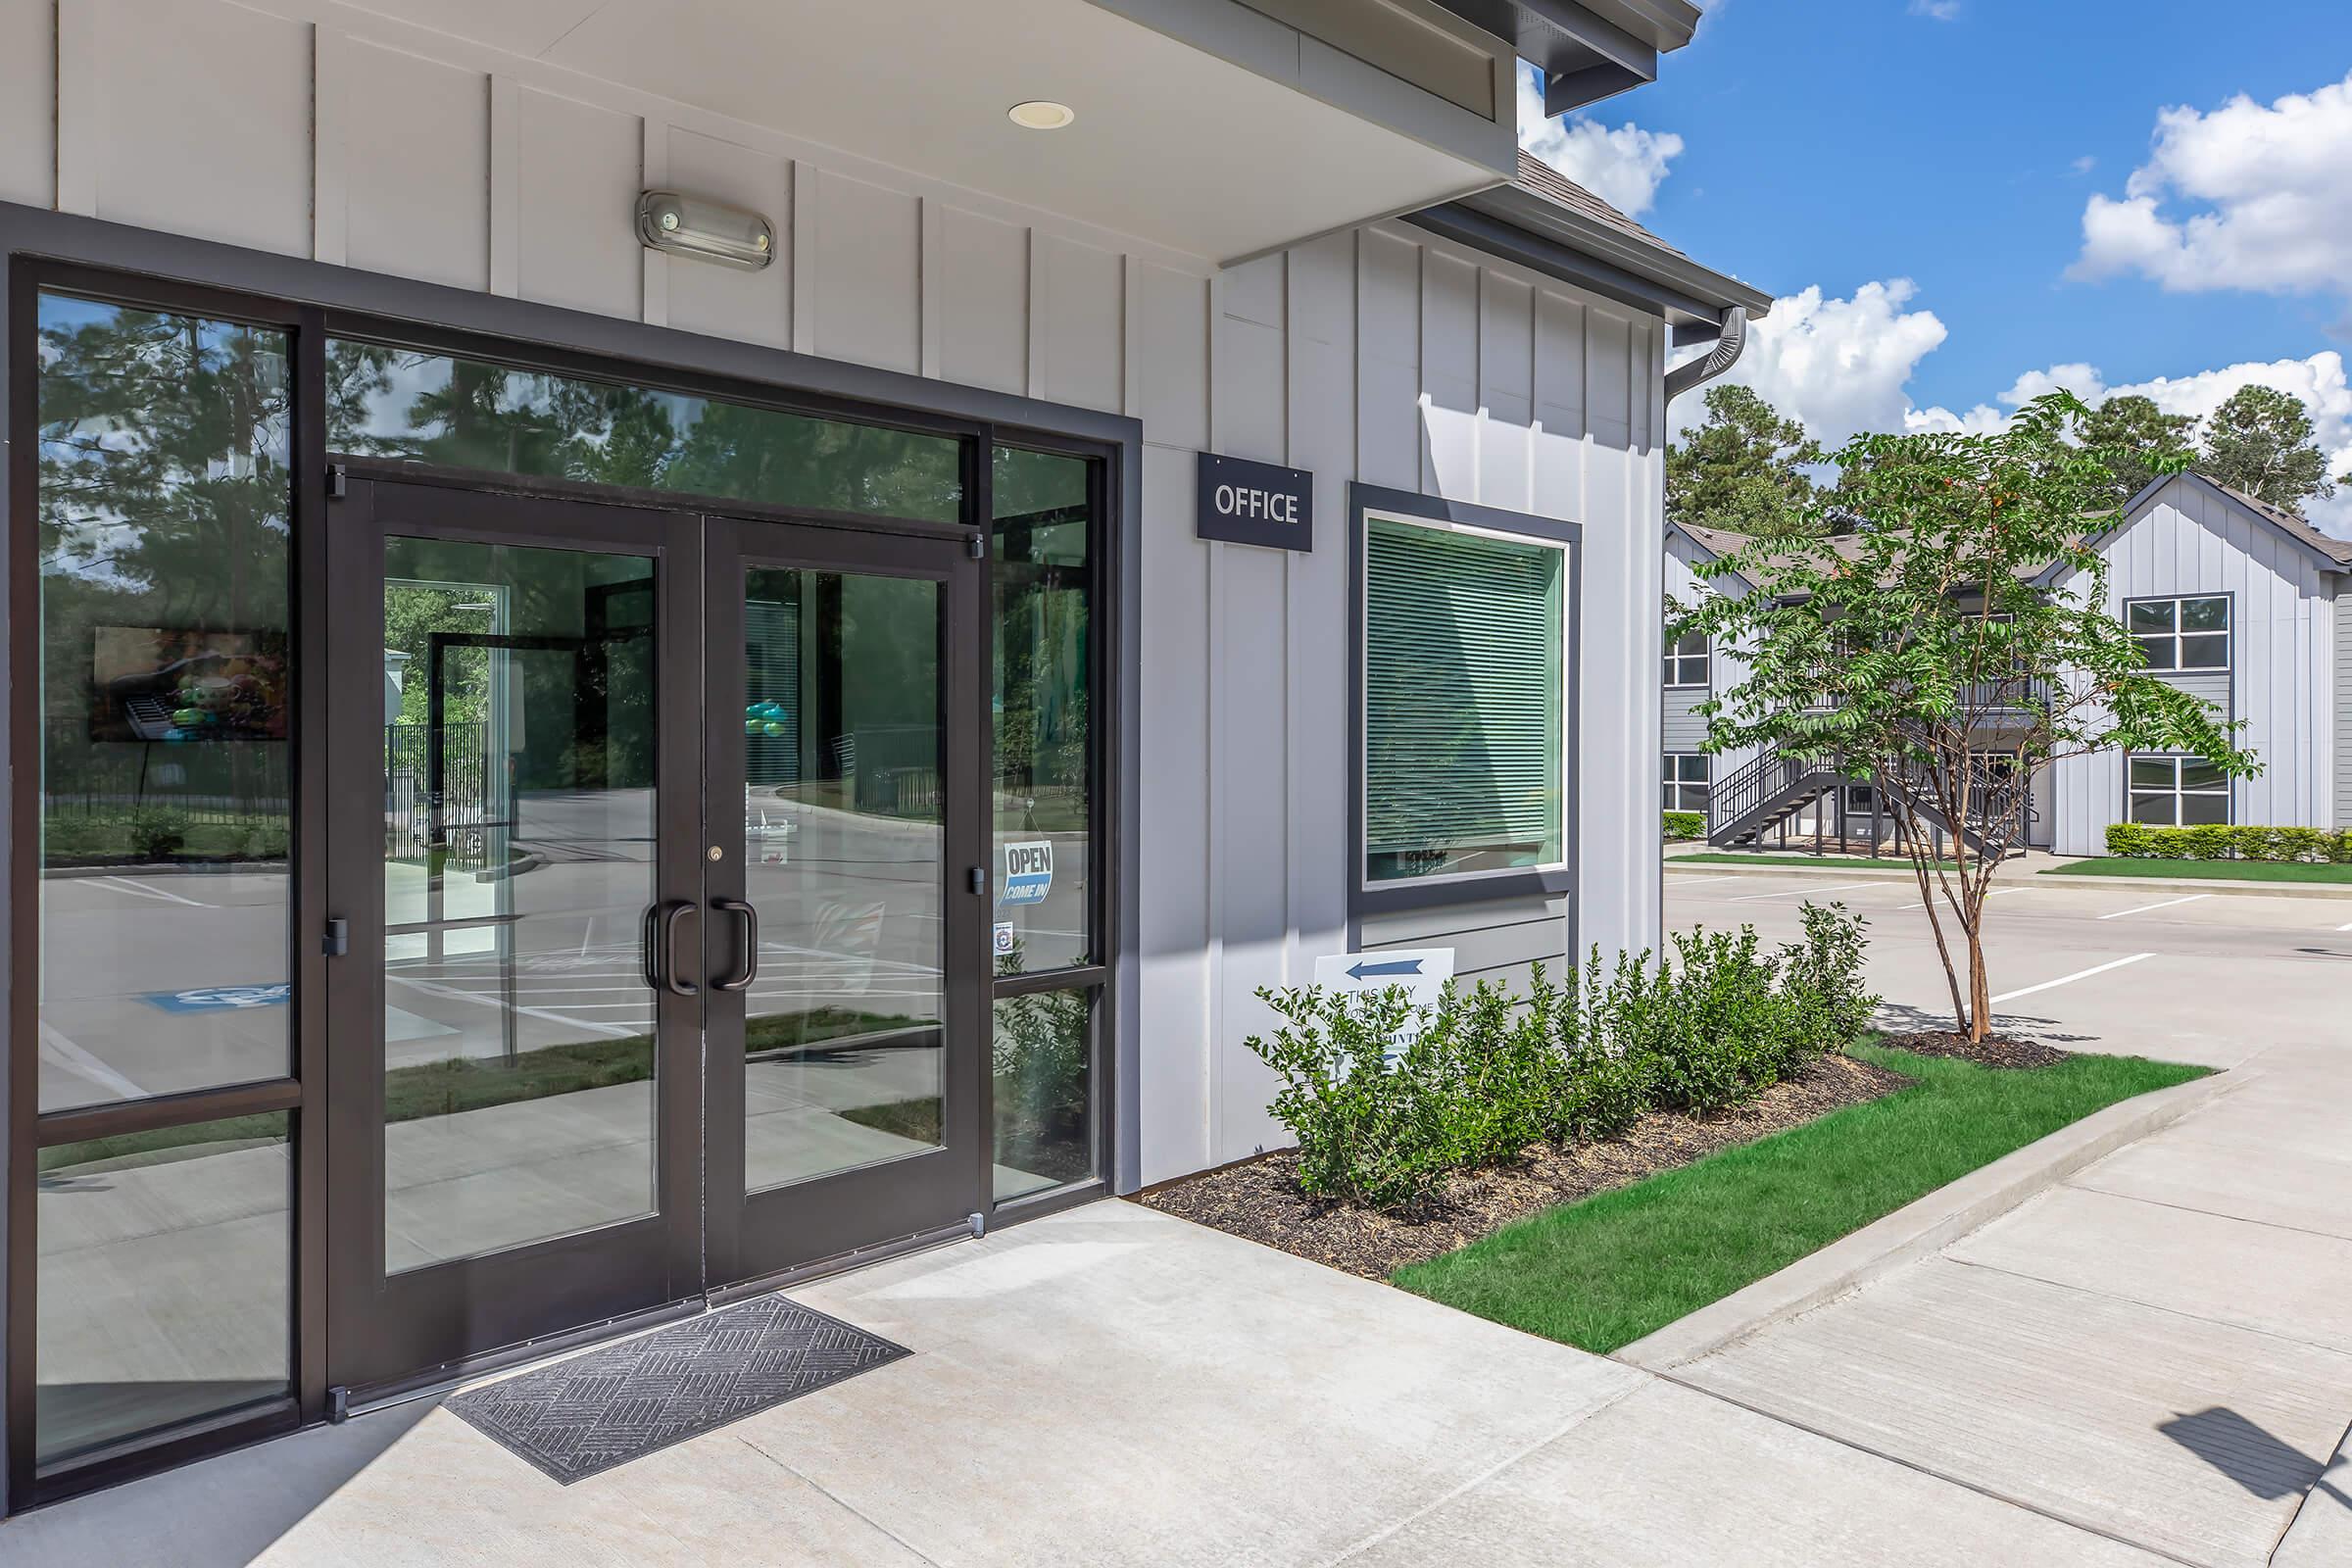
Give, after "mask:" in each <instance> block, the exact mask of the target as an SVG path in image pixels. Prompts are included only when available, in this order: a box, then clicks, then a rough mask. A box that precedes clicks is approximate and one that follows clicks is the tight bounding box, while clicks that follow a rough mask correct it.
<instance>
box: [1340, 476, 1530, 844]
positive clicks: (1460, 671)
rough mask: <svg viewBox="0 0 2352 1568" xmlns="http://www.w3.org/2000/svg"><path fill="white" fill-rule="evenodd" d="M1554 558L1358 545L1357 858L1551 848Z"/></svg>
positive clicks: (1454, 544) (1382, 535)
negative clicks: (1360, 816) (1360, 762)
mask: <svg viewBox="0 0 2352 1568" xmlns="http://www.w3.org/2000/svg"><path fill="white" fill-rule="evenodd" d="M1561 560H1562V556H1561V552H1559V551H1557V550H1553V549H1548V548H1545V547H1543V546H1539V545H1526V544H1517V543H1514V542H1512V541H1509V540H1503V539H1491V538H1486V537H1483V536H1480V535H1476V534H1463V533H1454V532H1448V531H1446V530H1441V529H1435V528H1421V527H1415V526H1412V525H1410V524H1406V523H1393V522H1387V521H1383V520H1380V519H1373V520H1371V521H1370V522H1369V524H1368V526H1367V529H1366V533H1365V590H1364V607H1365V615H1364V761H1365V776H1364V797H1365V799H1364V836H1365V848H1366V850H1367V852H1368V853H1370V854H1373V855H1380V854H1384V853H1390V852H1395V851H1406V850H1419V849H1451V848H1457V847H1471V846H1478V845H1491V844H1524V843H1531V842H1533V843H1544V844H1555V845H1556V843H1557V840H1558V836H1559V829H1560V753H1561V744H1560V714H1561V698H1560V693H1561V659H1560V650H1561V638H1562V630H1563V628H1562V624H1561V615H1560V569H1561Z"/></svg>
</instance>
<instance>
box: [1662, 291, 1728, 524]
mask: <svg viewBox="0 0 2352 1568" xmlns="http://www.w3.org/2000/svg"><path fill="white" fill-rule="evenodd" d="M1746 348H1747V310H1746V307H1744V306H1740V305H1735V306H1733V307H1732V308H1731V309H1729V310H1727V311H1725V312H1724V313H1723V333H1722V335H1721V336H1719V337H1717V338H1716V339H1715V344H1714V347H1712V348H1710V349H1708V350H1707V352H1706V353H1704V354H1702V355H1700V356H1699V357H1698V358H1697V359H1695V360H1685V361H1684V362H1683V363H1682V364H1680V365H1678V366H1675V367H1674V368H1672V369H1670V370H1668V371H1667V372H1666V401H1667V402H1669V403H1672V402H1673V401H1674V400H1675V399H1676V398H1679V397H1681V396H1682V395H1683V394H1684V393H1686V392H1689V391H1691V390H1692V389H1694V388H1697V387H1701V386H1704V385H1706V384H1707V383H1708V382H1709V381H1712V380H1714V379H1715V378H1716V377H1717V376H1719V375H1721V374H1723V373H1724V371H1726V370H1728V369H1730V368H1732V367H1733V366H1735V365H1738V364H1739V363H1740V354H1741V353H1742V352H1743V351H1745V349H1746ZM1695 542H1696V541H1693V543H1695Z"/></svg>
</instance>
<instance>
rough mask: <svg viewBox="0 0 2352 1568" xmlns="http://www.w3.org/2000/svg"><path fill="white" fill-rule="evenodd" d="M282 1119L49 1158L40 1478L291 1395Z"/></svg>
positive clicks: (179, 1130)
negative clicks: (77, 1461)
mask: <svg viewBox="0 0 2352 1568" xmlns="http://www.w3.org/2000/svg"><path fill="white" fill-rule="evenodd" d="M286 1121H287V1118H286V1117H285V1116H284V1115H282V1114H271V1115H261V1116H242V1117H238V1118H237V1119H235V1120H233V1121H216V1122H207V1123H203V1124H200V1125H197V1126H192V1127H174V1128H171V1129H168V1130H166V1131H162V1132H152V1133H127V1134H123V1135H122V1136H119V1137H114V1138H100V1139H92V1140H90V1141H88V1142H86V1143H78V1144H64V1145H60V1146H59V1147H57V1148H55V1149H44V1150H42V1151H41V1153H40V1171H41V1176H40V1190H39V1196H38V1197H37V1198H36V1199H35V1200H34V1201H33V1224H34V1229H35V1231H36V1232H37V1236H38V1250H39V1264H38V1273H39V1278H38V1285H37V1299H38V1301H39V1310H38V1319H39V1321H38V1324H37V1331H36V1340H37V1350H36V1356H35V1360H36V1366H37V1370H36V1373H35V1379H34V1381H35V1385H36V1387H35V1396H34V1410H33V1424H34V1458H35V1462H36V1463H38V1464H39V1465H40V1466H41V1467H43V1468H44V1469H46V1468H53V1467H55V1466H57V1465H59V1464H63V1463H66V1462H69V1461H71V1460H73V1459H74V1458H76V1457H80V1456H84V1455H87V1454H89V1453H90V1452H91V1451H92V1450H94V1449H100V1448H104V1447H107V1446H111V1445H114V1444H118V1443H122V1442H124V1441H126V1440H130V1439H136V1438H146V1437H151V1436H156V1435H160V1434H162V1433H164V1432H166V1431H168V1430H169V1429H171V1428H172V1427H175V1426H180V1425H184V1424H185V1423H187V1422H191V1421H199V1420H203V1419H206V1418H209V1417H213V1416H219V1415H223V1414H227V1413H230V1412H233V1411H236V1410H239V1409H241V1408H244V1407H246V1406H249V1405H252V1404H255V1403H258V1402H260V1401H263V1400H268V1399H272V1398H276V1397H282V1396H284V1395H285V1394H286V1393H287V1392H288V1390H289V1376H290V1371H289V1353H290V1348H291V1346H292V1343H293V1342H292V1328H291V1319H290V1312H291V1309H292V1301H293V1267H292V1260H293V1246H294V1235H293V1201H292V1200H293V1160H292V1158H291V1157H290V1152H289V1148H288V1144H287V1141H286Z"/></svg>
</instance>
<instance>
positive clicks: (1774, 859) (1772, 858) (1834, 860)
mask: <svg viewBox="0 0 2352 1568" xmlns="http://www.w3.org/2000/svg"><path fill="white" fill-rule="evenodd" d="M1666 863H1667V864H1668V865H1831V866H1836V867H1838V869H1839V870H1845V869H1848V868H1850V867H1853V866H1857V865H1862V866H1870V865H1878V866H1886V867H1887V868H1889V869H1892V870H1898V871H1908V870H1910V869H1911V862H1910V860H1909V859H1907V858H1904V857H1903V856H1900V855H1882V856H1880V857H1879V858H1877V859H1875V860H1874V859H1872V858H1870V857H1869V856H1867V855H1782V854H1779V853H1777V852H1776V853H1773V854H1767V855H1740V854H1725V855H1670V856H1668V857H1666ZM1943 864H1944V866H1945V867H1946V868H1947V869H1956V867H1954V866H1953V864H1952V862H1951V861H1949V860H1946V861H1944V862H1943Z"/></svg>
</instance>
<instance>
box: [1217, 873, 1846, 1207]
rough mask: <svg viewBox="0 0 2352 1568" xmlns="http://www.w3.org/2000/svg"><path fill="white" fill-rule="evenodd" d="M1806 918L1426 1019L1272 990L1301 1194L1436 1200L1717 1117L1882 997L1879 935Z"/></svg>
mask: <svg viewBox="0 0 2352 1568" xmlns="http://www.w3.org/2000/svg"><path fill="white" fill-rule="evenodd" d="M1804 924H1805V930H1804V936H1803V938H1802V939H1801V940H1799V941H1796V942H1791V943H1787V944H1784V945H1782V946H1781V947H1780V948H1779V949H1777V950H1776V951H1774V952H1772V953H1770V954H1766V953H1765V952H1764V951H1763V950H1762V947H1761V945H1760V944H1759V943H1758V941H1757V939H1756V934H1755V932H1754V930H1753V929H1752V928H1746V927H1743V928H1741V929H1740V931H1739V932H1738V933H1737V934H1733V933H1729V932H1704V931H1692V932H1691V933H1688V934H1684V935H1677V936H1676V937H1675V939H1674V945H1673V952H1672V954H1671V955H1670V956H1665V957H1656V956H1653V955H1651V954H1648V953H1642V954H1640V955H1631V954H1621V955H1619V956H1618V958H1617V961H1616V964H1615V967H1614V968H1613V969H1611V970H1608V971H1606V972H1604V970H1603V967H1602V963H1601V957H1600V952H1599V950H1598V949H1597V948H1595V949H1594V950H1593V953H1592V955H1591V956H1590V957H1589V958H1588V960H1587V962H1586V965H1585V969H1584V972H1583V973H1582V974H1581V975H1576V974H1573V973H1572V974H1571V976H1570V978H1569V984H1567V985H1565V986H1557V985H1554V984H1553V983H1552V982H1551V979H1550V977H1549V975H1548V974H1547V972H1546V971H1545V969H1544V966H1543V965H1542V964H1540V963H1539V964H1534V965H1531V966H1530V973H1529V978H1528V989H1527V993H1526V994H1525V995H1524V996H1519V997H1514V996H1512V995H1511V994H1510V993H1509V992H1507V991H1505V990H1504V989H1503V988H1502V987H1501V986H1498V985H1496V984H1495V983H1493V982H1491V981H1484V980H1482V981H1480V982H1478V983H1477V984H1475V985H1473V986H1472V987H1470V988H1469V989H1468V990H1467V991H1465V990H1463V989H1462V988H1460V987H1459V986H1456V985H1452V984H1448V985H1447V986H1446V989H1445V991H1444V993H1443V994H1442V995H1441V997H1440V999H1439V1001H1438V1002H1437V1004H1436V1005H1432V1006H1426V1007H1416V1006H1415V1005H1413V1004H1412V1003H1411V1002H1409V1001H1408V1000H1407V999H1406V996H1405V993H1404V992H1403V991H1402V990H1401V989H1400V988H1392V989H1390V990H1388V991H1385V992H1380V993H1370V994H1365V993H1349V992H1329V991H1320V990H1316V989H1314V988H1312V987H1308V988H1302V989H1295V990H1283V991H1274V990H1264V991H1260V992H1259V993H1258V995H1259V996H1260V997H1261V998H1263V999H1264V1001H1265V1002H1266V1003H1267V1004H1268V1005H1270V1006H1271V1007H1273V1009H1274V1011H1275V1012H1276V1014H1277V1015H1279V1016H1280V1018H1281V1019H1282V1025H1281V1027H1280V1028H1278V1029H1276V1030H1275V1031H1274V1033H1273V1034H1272V1035H1271V1036H1270V1037H1268V1036H1256V1035H1253V1036H1251V1037H1250V1041H1249V1046H1250V1050H1251V1051H1253V1052H1255V1053H1256V1054H1257V1055H1258V1056H1259V1057H1261V1058H1262V1059H1263V1060H1264V1061H1265V1062H1266V1063H1267V1065H1269V1066H1271V1067H1272V1068H1273V1069H1274V1070H1275V1072H1276V1073H1277V1074H1279V1075H1280V1077H1281V1079H1282V1088H1281V1090H1280V1092H1279V1093H1277V1094H1276V1096H1275V1098H1274V1103H1273V1106H1272V1109H1273V1112H1274V1115H1275V1116H1276V1117H1277V1118H1278V1119H1279V1120H1281V1121H1282V1123H1283V1124H1284V1125H1285V1126H1287V1127H1288V1128H1290V1130H1291V1132H1292V1133H1293V1134H1294V1135H1295V1136H1296V1137H1297V1138H1298V1140H1299V1185H1300V1187H1302V1188H1304V1189H1305V1190H1306V1191H1307V1192H1308V1193H1310V1194H1313V1195H1315V1196H1317V1197H1322V1198H1331V1199H1342V1200H1348V1201H1355V1202H1359V1203H1364V1204H1368V1205H1371V1206H1373V1207H1376V1208H1394V1207H1400V1206H1405V1205H1410V1204H1416V1203H1421V1202H1425V1201H1428V1200H1429V1199H1431V1198H1432V1197H1434V1196H1435V1195H1436V1194H1437V1192H1438V1191H1439V1189H1440V1188H1441V1187H1442V1185H1443V1184H1444V1182H1445V1179H1446V1176H1447V1175H1449V1174H1450V1173H1452V1172H1454V1171H1459V1170H1466V1169H1471V1168H1475V1167H1477V1166H1481V1165H1492V1164H1495V1163H1498V1162H1500V1161H1503V1160H1508V1159H1511V1158H1514V1157H1516V1156H1517V1155H1519V1154H1520V1153H1521V1152H1524V1151H1525V1150H1527V1149H1528V1148H1530V1147H1531V1146H1533V1145H1536V1144H1540V1143H1544V1142H1552V1143H1571V1142H1577V1141H1582V1140H1590V1139H1595V1138H1605V1137H1608V1136H1611V1135H1613V1134H1615V1133H1619V1132H1622V1131H1624V1130H1625V1129H1626V1128H1627V1127H1628V1126H1630V1125H1631V1124H1632V1123H1633V1122H1634V1121H1635V1120H1636V1119H1637V1118H1638V1117H1640V1116H1641V1115H1642V1113H1643V1112H1644V1111H1647V1110H1651V1109H1668V1110H1681V1111H1687V1112H1690V1113H1691V1114H1693V1115H1701V1116H1704V1115H1711V1114H1714V1113H1716V1112H1719V1111H1721V1110H1724V1109H1726V1108H1727V1107H1729V1106H1732V1105H1737V1104H1740V1103H1742V1102H1744V1101H1747V1100H1750V1099H1752V1098H1754V1096H1756V1095H1757V1094H1759V1093H1761V1092H1762V1091H1763V1090H1765V1089H1767V1088H1769V1087H1771V1086H1772V1085H1773V1084H1775V1083H1777V1082H1779V1081H1780V1080H1781V1079H1783V1078H1785V1077H1787V1076H1789V1074H1790V1073H1791V1072H1794V1071H1796V1070H1797V1069H1798V1068H1799V1067H1801V1066H1802V1065H1803V1064H1804V1063H1805V1062H1807V1061H1810V1060H1811V1059H1812V1058H1813V1057H1815V1056H1817V1055H1819V1054H1822V1053H1823V1052H1825V1051H1836V1050H1840V1049H1842V1048H1843V1047H1844V1046H1845V1045H1846V1043H1847V1042H1849V1041H1851V1040H1852V1039H1853V1038H1854V1037H1855V1036H1856V1035H1857V1034H1858V1033H1860V1031H1861V1029H1862V1028H1863V1026H1864V1025H1865V1024H1866V1023H1867V1022H1868V1020H1869V1017H1870V1014H1871V1012H1872V1010H1873V1009H1874V1008H1875V1007H1876V1006H1877V1005H1878V998H1876V997H1875V996H1872V995H1870V994H1869V992H1868V991H1866V990H1865V989H1864V987H1863V983H1862V959H1863V955H1864V951H1865V940H1864V935H1863V932H1864V924H1865V923H1864V922H1863V921H1862V920H1861V919H1860V917H1858V916H1855V915H1852V914H1849V913H1847V912H1846V911H1845V909H1844V907H1843V906H1831V907H1826V908H1825V907H1819V906H1813V905H1808V906H1806V907H1805V910H1804Z"/></svg>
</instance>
